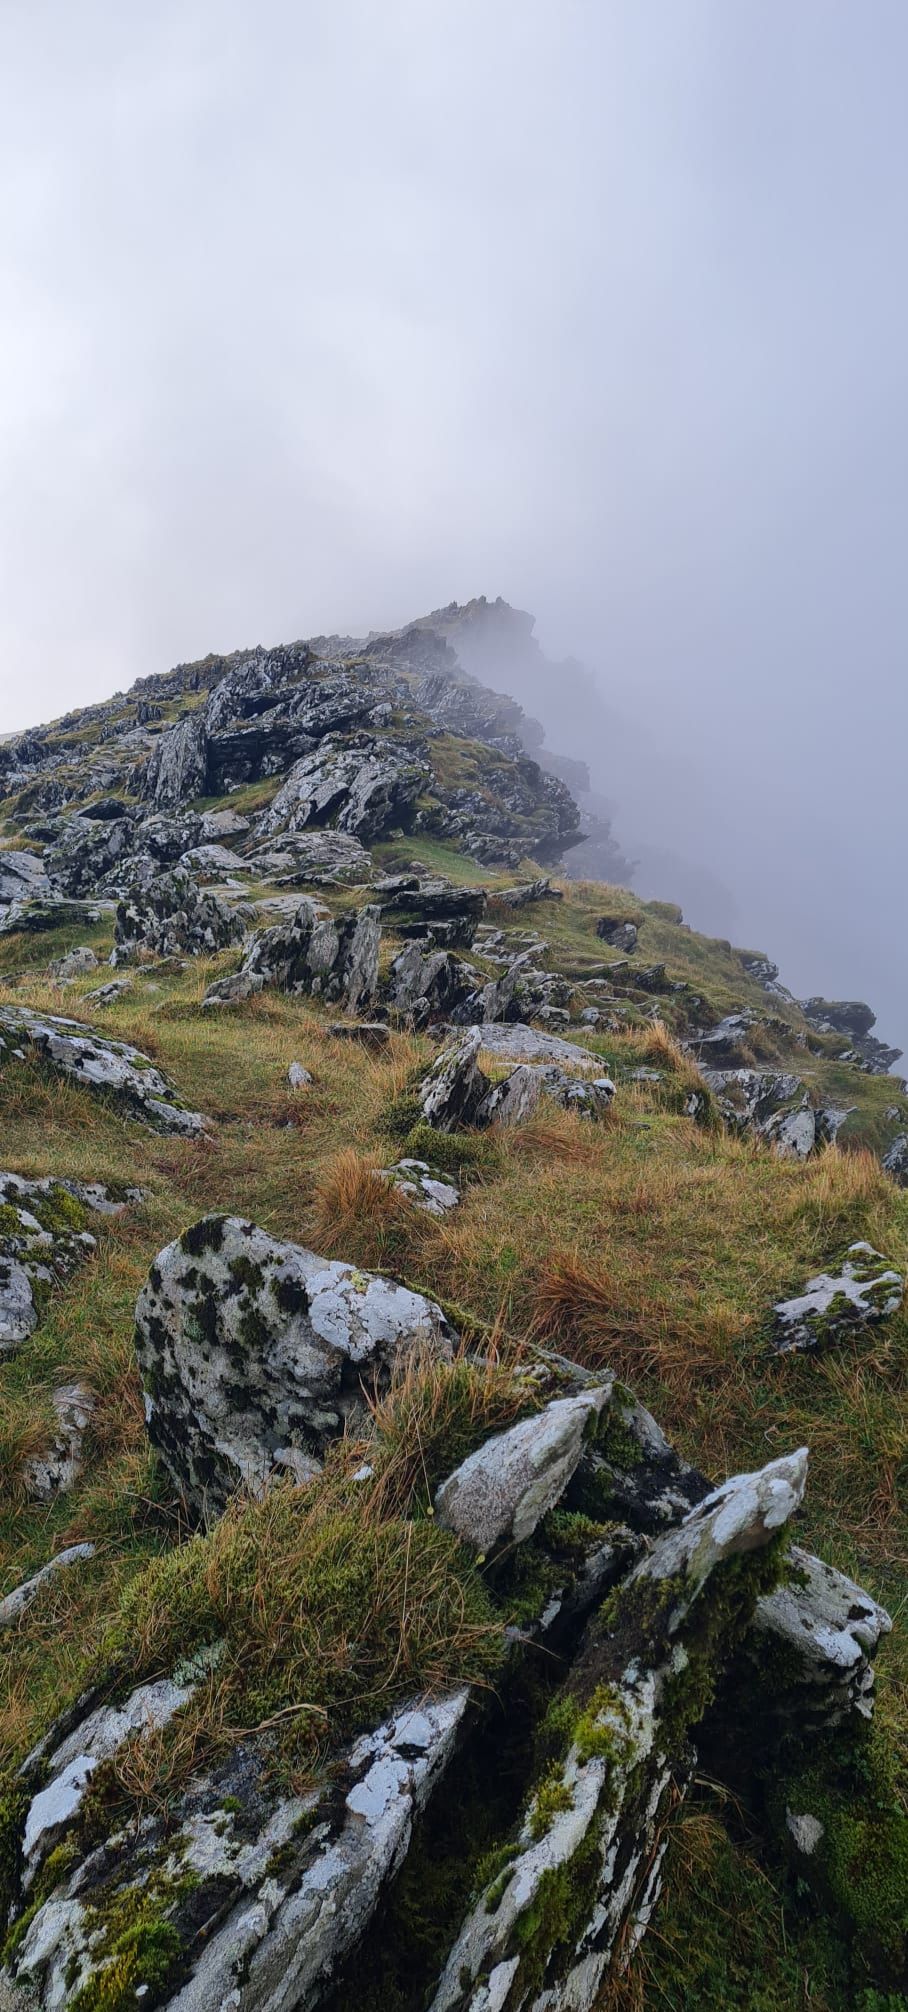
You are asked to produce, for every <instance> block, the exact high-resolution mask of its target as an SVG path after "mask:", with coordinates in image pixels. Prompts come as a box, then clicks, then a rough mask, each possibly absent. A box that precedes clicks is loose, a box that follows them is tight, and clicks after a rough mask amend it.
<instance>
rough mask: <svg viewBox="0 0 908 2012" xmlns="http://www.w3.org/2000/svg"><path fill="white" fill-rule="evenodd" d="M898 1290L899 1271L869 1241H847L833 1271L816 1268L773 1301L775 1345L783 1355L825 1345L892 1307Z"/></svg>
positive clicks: (897, 1300)
mask: <svg viewBox="0 0 908 2012" xmlns="http://www.w3.org/2000/svg"><path fill="white" fill-rule="evenodd" d="M904 1290H905V1282H904V1279H903V1278H902V1275H901V1273H900V1272H897V1271H896V1270H895V1269H894V1267H893V1266H892V1265H890V1263H889V1260H888V1258H884V1257H881V1255H880V1252H879V1251H876V1250H874V1248H873V1245H872V1244H868V1243H854V1244H851V1245H849V1248H848V1250H847V1252H846V1254H845V1257H844V1258H843V1260H842V1263H841V1265H840V1266H839V1268H838V1270H837V1271H830V1272H820V1273H819V1274H818V1276H817V1277H816V1278H812V1279H808V1281H807V1284H806V1286H805V1288H804V1291H803V1292H802V1293H799V1294H798V1295H797V1296H796V1297H795V1298H794V1299H780V1300H777V1301H776V1304H775V1306H774V1308H773V1341H774V1344H775V1347H776V1348H777V1349H778V1351H779V1353H780V1354H783V1355H787V1354H789V1353H790V1352H791V1351H792V1350H798V1351H801V1352H803V1351H804V1350H813V1349H817V1348H828V1347H830V1346H831V1345H832V1343H833V1342H836V1341H841V1340H843V1339H845V1338H846V1337H847V1336H848V1335H849V1334H854V1333H855V1331H856V1330H857V1331H859V1330H860V1329H861V1328H864V1327H868V1326H870V1325H871V1324H874V1323H875V1322H877V1321H880V1320H885V1319H886V1318H887V1316H888V1315H889V1314H893V1313H897V1312H898V1310H899V1307H900V1306H901V1304H902V1299H903V1296H904Z"/></svg>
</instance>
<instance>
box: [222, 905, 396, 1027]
mask: <svg viewBox="0 0 908 2012" xmlns="http://www.w3.org/2000/svg"><path fill="white" fill-rule="evenodd" d="M380 935H381V928H380V923H379V911H378V909H377V908H375V907H371V906H370V907H366V908H360V909H358V910H356V912H355V913H352V912H348V913H347V914H345V915H341V916H338V917H337V918H336V919H335V918H333V917H332V916H330V915H328V914H327V913H326V912H325V910H324V909H320V908H319V907H317V906H316V903H315V902H314V901H309V900H303V901H301V902H300V904H299V906H298V908H297V909H296V912H295V914H294V916H293V918H292V920H291V921H290V922H287V923H277V924H276V925H275V927H274V928H273V929H266V930H263V931H262V933H261V934H260V935H258V936H255V937H253V939H252V942H251V943H250V945H249V948H248V950H247V952H246V955H245V957H244V958H243V962H242V964H241V966H240V969H239V971H238V972H234V974H233V975H232V977H230V978H226V979H218V980H217V981H216V982H215V984H214V985H212V986H210V987H209V990H208V992H207V993H206V995H205V1002H204V1003H205V1005H206V1006H209V1005H210V1006H214V1005H226V1004H229V1003H230V1002H231V1001H232V1000H236V999H245V998H248V997H249V996H250V995H251V994H252V993H254V992H260V991H261V989H262V987H263V986H264V985H274V986H277V987H278V988H279V989H280V990H281V991H282V992H313V993H316V994H318V995H319V996H320V997H321V998H322V999H327V1000H338V999H339V1000H342V1001H343V1003H344V1005H345V1006H346V1007H347V1008H348V1010H349V1011H350V1012H351V1013H355V1012H356V1011H357V1009H358V1008H359V1007H361V1006H363V1005H365V1004H366V1003H367V1002H368V1001H369V1000H370V999H372V998H373V997H374V994H375V991H376V987H377V984H378V948H379V940H380Z"/></svg>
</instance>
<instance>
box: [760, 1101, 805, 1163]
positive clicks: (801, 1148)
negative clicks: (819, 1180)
mask: <svg viewBox="0 0 908 2012" xmlns="http://www.w3.org/2000/svg"><path fill="white" fill-rule="evenodd" d="M760 1131H761V1133H762V1135H763V1138H764V1139H766V1141H767V1143H768V1144H769V1145H771V1146H775V1149H776V1151H777V1153H778V1154H779V1155H780V1157H781V1158H782V1159H783V1160H806V1159H807V1158H808V1157H809V1155H810V1154H811V1153H812V1152H813V1150H814V1147H815V1146H816V1143H817V1114H816V1111H815V1110H813V1108H812V1106H811V1104H810V1103H809V1101H808V1098H807V1096H806V1095H805V1096H804V1098H803V1100H802V1102H801V1103H800V1104H799V1105H798V1108H797V1110H794V1111H777V1112H776V1115H775V1117H772V1118H767V1119H766V1121H765V1123H764V1124H762V1125H761V1126H760Z"/></svg>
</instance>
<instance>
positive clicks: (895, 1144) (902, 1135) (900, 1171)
mask: <svg viewBox="0 0 908 2012" xmlns="http://www.w3.org/2000/svg"><path fill="white" fill-rule="evenodd" d="M883 1165H884V1167H885V1169H886V1172H887V1174H891V1175H892V1178H893V1180H894V1181H898V1183H899V1186H900V1187H902V1188H906V1187H908V1132H899V1133H898V1134H897V1136H896V1137H895V1138H894V1139H893V1140H892V1141H891V1143H890V1145H888V1146H887V1148H886V1151H885V1153H884V1154H883Z"/></svg>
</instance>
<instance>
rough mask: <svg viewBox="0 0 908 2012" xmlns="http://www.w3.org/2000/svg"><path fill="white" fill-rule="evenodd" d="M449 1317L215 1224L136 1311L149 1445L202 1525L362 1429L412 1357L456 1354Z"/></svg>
mask: <svg viewBox="0 0 908 2012" xmlns="http://www.w3.org/2000/svg"><path fill="white" fill-rule="evenodd" d="M452 1344H453V1336H452V1332H451V1329H450V1328H449V1326H448V1323H447V1321H446V1320H445V1318H444V1315H443V1314H442V1312H441V1310H440V1308H439V1307H437V1306H436V1305H435V1304H434V1302H433V1301H432V1300H428V1299H424V1298H423V1297H422V1295H421V1294H420V1293H415V1292H410V1291H408V1290H407V1289H406V1288H405V1287H404V1286H399V1285H394V1284H393V1283H392V1281H391V1280H390V1279H385V1278H380V1277H378V1276H376V1275H375V1274H374V1273H371V1272H362V1271H358V1270H357V1269H356V1268H355V1266H353V1265H348V1264H340V1263H338V1262H336V1261H332V1260H328V1259H326V1258H321V1257H316V1256H315V1255H314V1253H313V1252H312V1251H308V1250H304V1249H303V1248H302V1247H301V1246H300V1245H299V1244H292V1243H278V1242H276V1241H275V1239H274V1238H273V1237H269V1236H267V1235H266V1233H265V1231H264V1230H260V1229H258V1228H256V1226H255V1225H254V1224H253V1223H249V1222H245V1221H243V1220H242V1219H241V1218H240V1217H238V1216H205V1217H203V1218H202V1220H201V1222H198V1223H195V1224H194V1225H193V1226H192V1228H191V1229H189V1230H187V1231H186V1232H185V1233H184V1235H183V1236H182V1238H181V1239H180V1240H179V1242H177V1243H172V1244H169V1245H168V1246H167V1248H166V1250H163V1251H161V1252H160V1254H159V1256H158V1257H157V1258H156V1259H155V1262H154V1264H153V1265H152V1267H151V1271H150V1273H149V1277H148V1282H147V1284H146V1285H145V1286H144V1287H143V1290H142V1292H141V1294H140V1295H139V1301H138V1305H137V1307H136V1353H137V1356H138V1362H139V1370H140V1373H141V1376H142V1381H143V1384H144V1389H145V1414H146V1422H147V1427H148V1435H149V1438H150V1440H151V1443H152V1445H153V1446H154V1447H155V1449H156V1451H157V1452H158V1454H159V1456H160V1458H161V1459H162V1460H163V1461H164V1464H165V1466H166V1467H167V1469H168V1471H169V1473H170V1475H171V1478H172V1479H173V1481H174V1482H175V1483H176V1486H177V1487H178V1488H179V1489H180V1491H181V1493H182V1494H183V1495H184V1497H185V1499H186V1501H187V1504H188V1505H189V1508H190V1510H191V1512H192V1514H193V1515H194V1516H195V1517H197V1518H200V1519H204V1518H205V1517H207V1516H210V1515H212V1514H215V1513H217V1511H218V1510H220V1509H221V1508H222V1507H223V1504H224V1502H225V1500H226V1499H227V1496H228V1495H229V1494H230V1492H231V1491H232V1490H233V1489H235V1488H237V1487H244V1488H247V1489H252V1490H254V1491H258V1490H260V1489H261V1488H262V1487H263V1486H264V1485H265V1483H266V1482H267V1481H268V1480H269V1478H270V1477H271V1476H272V1475H273V1474H274V1473H275V1472H279V1471H281V1469H288V1468H289V1469H290V1471H291V1472H292V1471H294V1470H295V1456H297V1455H299V1456H303V1457H304V1458H306V1459H307V1460H308V1461H309V1462H310V1468H309V1471H312V1469H311V1462H312V1461H313V1460H317V1459H318V1456H319V1454H320V1453H321V1452H322V1451H323V1450H324V1448H325V1446H326V1445H327V1443H328V1442H329V1441H330V1440H331V1439H333V1438H335V1437H337V1436H338V1434H340V1433H341V1432H342V1431H343V1430H344V1429H345V1427H355V1426H362V1424H363V1422H364V1419H365V1416H366V1395H365V1394H366V1393H367V1392H370V1391H376V1390H381V1389H383V1388H384V1387H386V1385H387V1382H388V1380H389V1378H390V1375H391V1372H392V1370H393V1369H394V1368H395V1366H400V1365H401V1364H402V1363H403V1362H404V1361H405V1359H406V1358H407V1357H408V1356H409V1355H414V1354H416V1353H418V1352H425V1351H430V1352H431V1353H432V1354H434V1355H437V1356H439V1357H440V1358H441V1359H443V1360H448V1359H449V1358H450V1355H451V1350H452Z"/></svg>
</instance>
